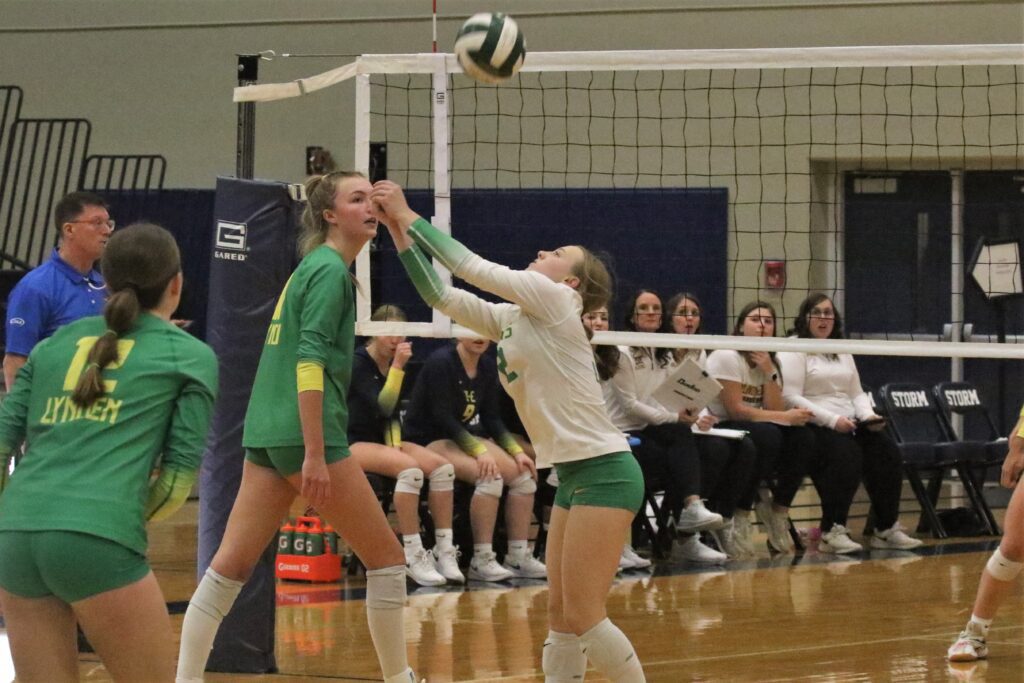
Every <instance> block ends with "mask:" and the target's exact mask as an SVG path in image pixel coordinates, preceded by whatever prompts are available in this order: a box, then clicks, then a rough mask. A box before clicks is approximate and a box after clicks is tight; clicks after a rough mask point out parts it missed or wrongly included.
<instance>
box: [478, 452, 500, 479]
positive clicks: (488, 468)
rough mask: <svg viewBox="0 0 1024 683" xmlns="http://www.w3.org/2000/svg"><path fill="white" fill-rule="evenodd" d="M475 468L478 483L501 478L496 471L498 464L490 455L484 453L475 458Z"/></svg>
mask: <svg viewBox="0 0 1024 683" xmlns="http://www.w3.org/2000/svg"><path fill="white" fill-rule="evenodd" d="M476 466H477V468H478V469H477V480H478V481H491V480H492V479H497V478H498V477H499V476H501V472H499V471H498V463H497V461H495V459H494V456H493V455H491V454H490V453H484V454H483V455H481V456H479V457H477V459H476Z"/></svg>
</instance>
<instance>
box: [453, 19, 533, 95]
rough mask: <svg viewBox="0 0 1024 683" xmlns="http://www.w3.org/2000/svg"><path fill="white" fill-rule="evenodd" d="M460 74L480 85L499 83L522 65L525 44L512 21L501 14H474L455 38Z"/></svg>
mask: <svg viewBox="0 0 1024 683" xmlns="http://www.w3.org/2000/svg"><path fill="white" fill-rule="evenodd" d="M455 56H456V57H458V59H459V64H460V65H461V66H462V70H463V71H465V72H466V74H467V75H468V76H470V77H472V78H475V79H476V80H478V81H481V82H483V83H500V82H501V81H504V80H505V79H507V78H509V77H510V76H512V74H514V73H515V72H517V71H519V67H521V66H522V65H523V58H525V57H526V43H525V41H524V40H523V34H522V33H520V32H519V26H518V25H517V24H516V22H515V20H514V19H512V17H510V16H507V15H505V14H502V13H501V12H483V13H481V14H474V15H473V16H471V17H470V18H469V19H467V20H466V23H465V24H463V25H462V28H460V29H459V33H458V35H457V36H455Z"/></svg>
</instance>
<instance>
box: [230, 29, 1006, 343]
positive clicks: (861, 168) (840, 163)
mask: <svg viewBox="0 0 1024 683" xmlns="http://www.w3.org/2000/svg"><path fill="white" fill-rule="evenodd" d="M337 84H342V86H341V87H348V88H351V89H352V96H353V98H354V102H355V112H356V113H355V120H354V122H353V126H354V137H355V159H354V162H353V165H354V167H355V168H356V169H357V170H362V171H364V172H366V173H367V174H368V175H369V176H370V177H372V178H377V177H388V178H390V179H392V180H394V181H396V182H398V183H399V184H401V185H402V186H403V187H405V188H406V190H407V194H408V196H409V198H410V203H411V204H412V205H413V208H414V209H416V210H417V211H419V212H420V213H421V214H423V215H424V216H425V217H428V218H429V219H430V220H431V221H432V222H433V223H434V224H435V225H437V226H438V227H439V228H441V229H442V230H446V231H450V232H451V233H452V234H453V235H454V236H455V237H456V238H458V239H460V240H461V241H463V242H465V243H466V244H467V245H468V246H469V247H470V248H472V249H473V250H474V251H476V252H478V253H480V254H481V255H482V256H484V257H485V258H488V259H491V260H494V261H496V262H499V263H503V264H506V265H509V266H511V267H523V266H525V265H526V264H527V263H528V262H529V261H530V260H532V259H533V257H534V255H535V254H536V252H537V250H539V249H547V248H553V247H556V246H561V245H563V244H574V243H579V244H583V245H586V246H588V247H590V248H592V249H595V250H597V251H600V252H604V253H606V254H608V255H610V257H611V258H610V260H611V263H612V266H613V269H614V271H615V275H616V281H617V289H616V292H617V297H616V302H617V303H618V304H619V305H620V306H621V304H622V302H624V301H626V300H627V299H628V298H629V297H630V295H631V294H632V293H633V292H634V291H635V290H637V289H640V288H648V289H653V290H655V291H657V292H658V293H659V294H661V296H662V299H663V301H664V300H665V299H667V298H668V297H670V296H671V295H672V294H674V293H677V292H682V291H689V292H694V293H696V294H698V295H699V297H700V298H701V300H702V303H703V309H704V311H705V325H704V331H705V332H709V333H712V334H711V335H697V336H687V335H669V334H659V335H648V336H637V334H636V333H624V332H611V333H603V334H601V335H598V336H597V337H596V338H595V341H596V342H601V343H619V344H638V345H646V346H679V347H687V346H691V347H699V348H705V349H714V348H726V347H727V348H739V349H750V350H754V349H772V350H782V349H787V348H788V349H793V350H798V349H797V347H798V346H799V347H800V349H799V350H808V349H805V348H804V346H807V345H808V344H810V345H811V346H814V345H815V344H819V343H827V344H829V346H828V348H829V349H830V350H836V351H842V352H850V353H861V354H877V355H886V356H906V355H911V356H922V355H932V356H941V357H948V358H1004V359H1005V358H1021V357H1024V352H1022V350H1021V349H1020V348H1019V347H1017V346H1016V345H1013V344H996V343H994V342H995V341H996V339H997V336H1000V335H1002V334H1005V335H1006V336H1007V337H1008V338H1009V340H1010V341H1015V340H1016V335H1017V334H1018V333H1022V331H1021V329H1020V327H1021V326H1022V325H1024V305H1022V304H1021V303H1020V300H1019V298H1017V297H1016V296H1015V295H1016V294H1019V293H1021V273H1020V248H1019V245H1018V243H1017V240H1018V238H1019V236H1020V234H1021V233H1022V232H1024V194H1022V191H1021V188H1022V185H1024V46H1021V45H956V46H903V47H843V48H794V49H755V50H674V51H631V52H580V53H531V54H530V55H529V56H528V58H527V60H526V64H525V65H524V67H523V70H522V71H521V72H520V73H519V74H518V75H517V76H515V77H513V78H512V79H510V80H509V81H507V82H506V83H504V84H502V85H500V86H488V85H481V84H478V83H476V82H474V81H472V80H470V79H468V78H467V77H466V76H465V75H464V74H462V73H461V69H460V68H459V66H458V65H457V63H456V60H455V58H454V56H452V55H444V54H440V55H438V54H423V55H366V56H363V57H360V58H359V59H357V60H356V61H355V62H353V63H351V64H348V65H345V66H343V67H340V68H338V69H334V70H333V71H328V72H325V73H323V74H319V75H316V76H313V77H311V78H307V79H300V80H299V81H295V82H292V83H282V84H267V85H256V86H248V87H243V88H239V89H237V90H236V93H235V99H236V101H263V102H266V101H271V100H274V99H280V98H282V97H293V96H300V95H306V94H309V93H312V92H315V91H316V90H319V89H322V88H326V87H330V86H334V85H337ZM392 251H393V249H392V248H391V246H390V244H389V240H388V238H387V236H386V235H384V236H383V238H382V239H380V238H379V239H378V240H376V241H375V242H374V243H373V244H372V245H370V246H369V247H368V248H367V249H366V250H365V251H364V252H363V253H362V254H361V255H360V257H359V259H358V261H357V275H358V277H359V279H360V281H361V284H362V286H363V289H364V293H365V294H366V296H365V297H363V298H361V300H360V304H359V314H358V319H359V331H360V332H361V333H364V334H377V333H384V332H389V333H402V334H406V335H410V336H440V337H446V336H453V335H458V334H460V333H461V332H462V331H460V330H459V329H458V327H457V326H452V324H451V322H450V321H449V320H447V319H446V318H445V317H444V316H443V315H441V314H439V313H437V312H429V311H428V310H427V309H426V308H425V307H423V306H422V304H420V303H419V301H418V298H417V297H416V296H415V292H414V290H413V289H412V287H411V286H410V285H409V284H408V282H407V281H406V278H405V276H404V273H403V272H402V271H401V268H400V266H399V265H398V261H397V259H396V258H395V257H394V254H393V253H391V252H392ZM439 270H443V269H440V267H439ZM442 274H443V275H444V276H445V277H448V274H447V273H442ZM809 292H823V293H825V294H827V295H828V296H829V297H831V298H832V299H833V300H834V301H835V303H836V306H837V307H838V308H839V310H840V311H841V312H842V314H843V315H844V318H845V326H846V330H847V333H848V335H847V336H849V337H851V338H850V339H847V340H835V341H830V342H807V341H806V340H792V339H781V338H779V339H750V338H744V339H741V338H737V337H729V338H727V339H723V338H722V337H719V336H718V335H722V334H725V333H726V332H727V331H728V330H729V329H731V328H732V325H733V323H734V320H735V315H736V313H737V311H739V309H740V308H741V307H742V306H744V305H745V304H746V303H748V302H750V301H753V300H763V301H766V302H768V303H770V304H771V305H772V306H773V307H774V308H775V309H776V311H777V314H778V324H777V329H778V330H779V333H780V334H781V332H782V331H783V330H786V329H788V328H789V327H791V326H792V323H793V318H794V316H795V315H796V312H797V309H798V306H799V304H800V302H801V301H802V300H803V299H804V298H805V296H806V295H807V294H808V293H809ZM380 303H393V304H398V305H399V306H402V307H403V308H406V309H407V310H408V311H409V312H410V320H411V321H412V322H409V323H403V324H395V323H386V324H378V323H370V322H369V317H370V312H371V311H372V309H373V307H374V306H375V305H376V304H380ZM626 315H628V312H626V311H622V310H620V309H613V319H614V321H615V322H620V321H621V320H622V319H623V318H624V317H625V316H626ZM613 327H621V324H619V325H613Z"/></svg>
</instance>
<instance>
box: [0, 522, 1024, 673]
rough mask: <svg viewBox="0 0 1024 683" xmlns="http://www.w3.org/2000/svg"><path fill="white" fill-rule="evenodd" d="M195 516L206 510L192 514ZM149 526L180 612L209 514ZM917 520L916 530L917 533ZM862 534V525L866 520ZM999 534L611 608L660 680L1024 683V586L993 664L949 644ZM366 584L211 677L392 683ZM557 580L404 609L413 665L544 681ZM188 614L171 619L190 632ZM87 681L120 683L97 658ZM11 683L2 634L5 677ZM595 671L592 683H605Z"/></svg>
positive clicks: (658, 573)
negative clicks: (257, 663)
mask: <svg viewBox="0 0 1024 683" xmlns="http://www.w3.org/2000/svg"><path fill="white" fill-rule="evenodd" d="M190 507H191V508H194V505H190ZM177 517H179V518H180V519H177V520H171V521H170V522H168V523H165V524H163V525H157V526H154V527H153V528H152V529H151V546H152V548H151V553H150V554H151V560H152V563H153V565H154V567H155V568H156V570H157V575H158V577H159V579H160V583H161V585H162V586H163V590H164V593H165V596H166V598H167V600H168V602H169V603H171V604H172V607H175V608H177V610H180V609H181V608H183V606H184V602H185V601H187V600H188V598H189V596H190V595H191V593H192V590H193V589H194V587H195V569H194V561H195V560H194V558H195V521H194V520H195V511H194V509H191V510H188V511H186V513H183V514H180V515H178V516H177ZM910 521H911V520H910V519H906V520H905V522H906V523H909V522H910ZM857 526H858V530H859V525H857ZM994 547H995V541H994V539H977V540H974V539H972V540H971V541H970V542H964V539H958V540H955V541H951V542H945V543H935V542H929V543H928V545H927V546H926V547H925V548H924V549H922V550H921V551H916V552H898V551H873V552H865V553H863V554H862V555H859V556H856V557H847V558H838V557H836V556H830V555H819V554H817V553H814V552H808V553H806V554H805V555H803V556H799V557H795V558H794V557H792V556H788V557H785V556H783V557H777V558H774V559H769V558H768V557H767V554H765V556H764V557H762V558H760V559H758V560H756V561H749V562H733V563H730V564H729V565H727V566H726V567H725V568H724V569H721V568H701V567H696V566H693V565H690V564H688V563H686V562H684V561H682V560H679V559H669V560H666V561H664V562H662V563H659V564H658V566H657V567H656V569H655V571H654V572H653V573H651V572H630V573H627V574H625V575H624V576H622V578H621V579H620V580H619V581H617V582H616V584H615V586H614V588H613V590H612V594H611V596H610V598H609V601H608V611H609V615H610V616H611V617H612V619H613V620H614V621H615V622H616V623H617V624H618V625H619V626H620V627H621V628H622V629H623V630H624V631H625V632H626V633H627V634H628V635H629V636H630V638H631V639H632V641H633V643H634V644H635V646H636V649H637V652H638V654H639V655H640V658H641V661H642V662H643V663H644V669H645V672H646V674H647V680H648V681H651V682H652V683H676V682H680V681H728V682H731V681H757V682H761V681H815V682H833V681H836V682H838V681H966V680H969V681H988V682H992V683H995V682H999V681H1022V680H1024V609H1022V604H1021V600H1020V597H1021V596H1020V591H1019V588H1018V589H1017V590H1016V592H1015V593H1014V595H1013V596H1012V597H1011V598H1010V599H1009V600H1008V602H1007V605H1006V606H1005V607H1004V609H1003V610H1002V611H1001V612H1000V615H999V618H998V620H997V621H996V623H995V625H994V626H993V631H992V636H991V638H990V641H989V643H990V649H991V655H990V659H989V661H987V662H982V663H980V664H978V665H975V666H970V665H966V666H965V665H960V666H959V667H957V668H951V667H950V666H949V665H948V664H947V662H946V661H945V651H946V647H947V646H948V645H949V643H950V642H951V638H952V637H953V636H954V635H955V634H956V632H957V631H958V630H959V629H960V628H961V627H962V626H963V624H964V622H965V621H966V619H967V617H968V615H969V609H970V604H971V601H972V599H973V596H974V591H975V588H976V586H977V580H978V576H979V573H980V572H981V570H982V567H983V566H984V564H985V562H986V561H987V558H988V556H989V554H990V552H991V549H993V548H994ZM362 587H363V582H362V580H361V579H353V580H350V581H348V582H347V583H344V584H340V585H339V584H331V585H303V584H281V585H280V587H279V592H278V608H277V661H278V666H279V668H280V673H278V674H273V675H263V676H239V675H227V674H209V675H208V676H207V680H208V681H215V682H220V681H223V682H227V681H268V682H272V683H292V682H297V681H367V680H380V674H379V671H378V669H377V663H376V659H375V657H374V654H373V650H372V647H371V644H370V640H369V634H368V632H367V629H366V622H365V615H364V605H363V601H362V595H363V591H362ZM546 590H547V589H546V585H545V584H544V583H543V582H536V581H523V582H521V583H520V584H519V585H517V586H515V587H508V586H505V587H493V586H487V585H476V584H475V585H473V586H471V589H470V590H462V589H455V590H450V591H449V590H444V589H423V588H420V589H416V590H411V591H410V597H409V606H408V608H407V611H406V623H407V635H408V640H409V647H410V653H411V657H412V664H413V666H414V668H415V669H416V671H417V673H418V674H419V675H420V676H421V677H425V678H426V679H427V681H429V682H430V683H443V682H448V681H475V682H477V683H483V682H484V681H490V682H495V683H496V682H499V681H500V682H508V683H511V682H520V681H522V682H526V681H535V682H536V681H542V680H543V676H542V674H541V672H540V651H541V644H542V642H543V639H544V636H545V634H546V626H545V607H546V603H547V599H546ZM181 619H182V616H181V614H180V613H179V614H176V615H173V616H172V620H173V622H174V624H175V627H176V629H180V625H181ZM81 675H82V679H83V680H86V681H109V680H110V678H109V676H108V675H107V673H106V671H105V670H104V669H103V666H102V664H100V662H99V660H98V659H97V658H96V657H95V656H94V655H82V656H81ZM12 678H13V668H12V666H11V662H10V655H9V651H8V648H7V641H6V636H5V635H3V632H2V631H0V680H2V681H9V680H11V679H12ZM604 680H605V679H604V678H602V677H599V676H597V675H596V674H594V673H593V672H591V673H590V674H588V676H587V681H604Z"/></svg>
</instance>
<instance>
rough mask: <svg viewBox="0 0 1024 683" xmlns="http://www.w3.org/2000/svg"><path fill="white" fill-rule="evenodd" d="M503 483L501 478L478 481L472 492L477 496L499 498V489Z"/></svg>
mask: <svg viewBox="0 0 1024 683" xmlns="http://www.w3.org/2000/svg"><path fill="white" fill-rule="evenodd" d="M504 484H505V481H504V480H503V479H502V478H501V477H495V478H494V479H491V480H490V481H483V480H480V481H478V482H477V483H476V490H475V491H474V492H473V494H474V495H477V496H490V497H491V498H501V489H502V486H504Z"/></svg>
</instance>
